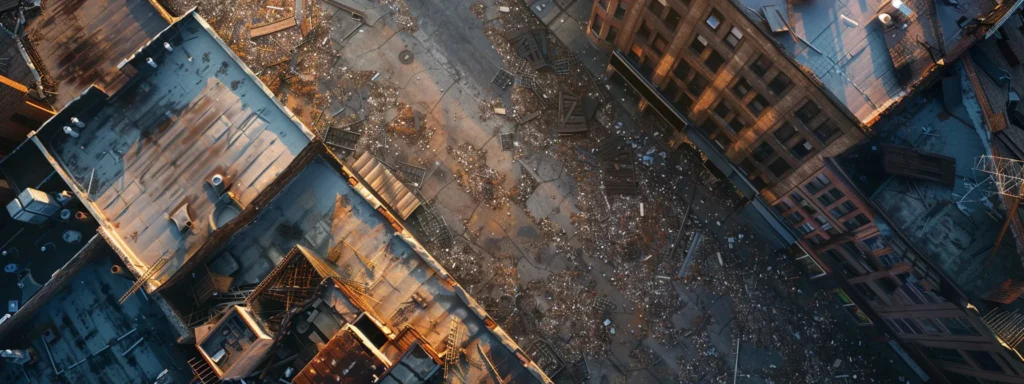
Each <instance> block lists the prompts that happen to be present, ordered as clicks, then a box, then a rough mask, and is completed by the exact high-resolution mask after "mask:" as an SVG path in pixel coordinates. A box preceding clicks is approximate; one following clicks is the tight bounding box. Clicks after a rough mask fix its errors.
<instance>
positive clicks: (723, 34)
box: [587, 0, 865, 202]
mask: <svg viewBox="0 0 1024 384" xmlns="http://www.w3.org/2000/svg"><path fill="white" fill-rule="evenodd" d="M712 15H714V19H715V20H718V23H717V24H716V23H709V22H708V20H709V18H710V17H712ZM712 24H715V25H717V27H712ZM587 34H588V36H589V37H590V39H591V40H592V41H594V42H595V44H598V45H600V46H603V47H607V48H615V49H618V50H619V51H622V52H624V53H625V54H626V55H627V56H628V57H629V58H630V59H631V60H633V61H634V64H636V66H637V68H639V69H640V71H641V72H643V74H644V75H645V76H647V77H648V79H650V80H651V81H652V82H653V83H654V84H655V85H657V86H658V87H659V88H660V89H661V91H662V93H663V94H664V95H665V97H666V98H667V99H669V101H670V102H672V103H673V104H674V105H675V106H676V108H677V109H679V110H680V112H682V113H684V114H686V115H687V116H689V117H690V119H691V120H693V121H694V122H695V123H696V125H697V127H698V129H701V130H702V131H704V133H705V134H707V135H708V136H709V137H710V138H711V139H712V140H714V142H715V143H716V144H718V146H719V147H720V149H721V150H722V151H723V152H724V153H725V154H726V156H727V157H728V158H729V159H730V160H732V161H733V163H735V164H737V165H739V166H740V168H741V169H743V170H744V172H746V173H747V176H748V178H749V179H750V180H751V181H752V182H753V184H754V185H755V186H756V187H758V188H760V189H762V195H763V196H764V197H765V199H766V200H768V201H769V202H771V201H774V200H775V199H776V196H779V195H781V194H782V193H783V192H784V191H788V190H790V189H792V188H793V187H794V186H795V185H796V184H798V183H799V182H801V181H803V180H805V179H807V178H808V177H810V176H812V175H813V174H815V173H816V172H818V170H820V169H821V167H822V160H821V159H822V157H823V156H835V155H838V154H839V153H842V152H843V151H845V150H846V149H847V148H849V147H851V146H853V145H854V144H856V143H857V142H859V141H861V140H862V139H863V138H864V137H865V135H864V131H863V130H862V128H861V125H860V123H859V122H858V121H856V120H855V119H854V118H853V117H852V115H850V114H849V113H848V112H847V111H845V109H841V108H845V107H844V106H841V105H838V104H836V103H835V102H833V101H832V99H831V98H830V97H829V96H828V95H827V94H825V93H824V91H823V90H822V89H821V88H820V87H819V84H818V83H816V82H815V81H814V80H813V79H812V78H811V76H810V75H808V74H807V73H805V72H804V70H803V69H801V68H800V67H798V66H797V65H796V64H795V62H793V61H792V60H791V59H790V58H789V57H787V56H786V54H785V53H784V52H782V51H781V49H780V48H778V47H777V46H776V45H775V43H774V41H773V40H771V37H769V36H767V35H765V34H764V33H763V32H762V31H761V30H760V29H758V28H757V27H756V26H755V25H754V24H753V23H751V22H750V20H749V19H748V18H747V15H746V14H745V13H743V11H742V10H741V9H740V8H738V7H737V6H736V5H735V4H733V3H732V2H729V1H724V2H723V1H718V2H713V1H710V0H689V1H686V0H667V1H666V2H665V3H664V4H662V3H661V0H595V1H594V6H593V14H592V16H591V20H590V24H589V25H588V28H587ZM698 38H699V39H701V40H699V41H702V42H703V43H697V41H698V40H697V39H698ZM783 79H788V81H785V82H784V83H788V86H787V87H783V88H779V87H776V88H775V89H776V90H778V92H775V91H773V87H772V82H773V81H776V80H778V81H780V82H783ZM808 102H813V103H814V104H815V105H816V107H817V108H816V109H817V113H805V114H801V113H799V111H800V110H801V108H803V107H804V106H805V105H806V104H807V103H808ZM758 104H760V105H763V107H762V108H758V107H757V105H758ZM805 111H808V112H809V111H811V108H810V106H808V109H806V110H805ZM801 117H804V118H801Z"/></svg>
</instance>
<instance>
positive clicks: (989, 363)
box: [966, 351, 1003, 372]
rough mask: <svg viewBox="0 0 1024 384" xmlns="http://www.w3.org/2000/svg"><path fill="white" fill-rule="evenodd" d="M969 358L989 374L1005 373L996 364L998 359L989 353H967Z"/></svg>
mask: <svg viewBox="0 0 1024 384" xmlns="http://www.w3.org/2000/svg"><path fill="white" fill-rule="evenodd" d="M966 352H967V356H970V357H971V360H974V363H975V364H977V365H978V368H981V369H983V370H986V371H989V372H1003V367H1002V366H1001V365H999V363H998V362H996V358H995V357H992V354H991V353H989V352H987V351H966Z"/></svg>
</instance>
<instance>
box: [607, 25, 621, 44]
mask: <svg viewBox="0 0 1024 384" xmlns="http://www.w3.org/2000/svg"><path fill="white" fill-rule="evenodd" d="M618 35H619V29H618V28H615V26H614V25H613V26H610V27H608V36H605V37H604V41H607V42H609V43H612V42H615V37H616V36H618Z"/></svg>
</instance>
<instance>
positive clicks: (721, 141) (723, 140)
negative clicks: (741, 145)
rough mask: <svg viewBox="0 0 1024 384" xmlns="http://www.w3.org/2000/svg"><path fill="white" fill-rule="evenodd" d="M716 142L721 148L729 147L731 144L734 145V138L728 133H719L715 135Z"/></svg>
mask: <svg viewBox="0 0 1024 384" xmlns="http://www.w3.org/2000/svg"><path fill="white" fill-rule="evenodd" d="M715 144H718V147H719V148H721V149H726V148H729V146H730V145H732V138H730V137H729V135H726V134H719V135H718V136H715Z"/></svg>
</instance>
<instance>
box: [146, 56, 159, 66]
mask: <svg viewBox="0 0 1024 384" xmlns="http://www.w3.org/2000/svg"><path fill="white" fill-rule="evenodd" d="M146 64H149V66H150V67H153V68H156V67H157V65H156V62H155V61H153V58H152V57H147V58H146Z"/></svg>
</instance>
